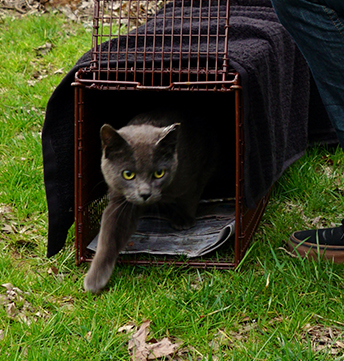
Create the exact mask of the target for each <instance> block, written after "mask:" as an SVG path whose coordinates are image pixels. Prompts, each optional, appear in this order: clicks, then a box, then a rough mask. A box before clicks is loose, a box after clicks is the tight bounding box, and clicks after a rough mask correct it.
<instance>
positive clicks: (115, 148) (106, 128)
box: [100, 124, 128, 155]
mask: <svg viewBox="0 0 344 361" xmlns="http://www.w3.org/2000/svg"><path fill="white" fill-rule="evenodd" d="M100 138H101V140H102V147H103V150H104V151H105V152H106V153H105V154H106V155H107V154H108V152H119V151H121V150H122V149H123V148H125V147H126V146H128V143H127V142H126V140H125V139H123V138H122V136H121V135H120V134H119V133H118V132H117V130H116V129H114V128H113V127H112V126H111V125H109V124H104V125H103V126H102V127H101V129H100Z"/></svg>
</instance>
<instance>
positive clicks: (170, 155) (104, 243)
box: [84, 111, 219, 293]
mask: <svg viewBox="0 0 344 361" xmlns="http://www.w3.org/2000/svg"><path fill="white" fill-rule="evenodd" d="M100 135H101V140H102V148H103V155H102V161H101V169H102V173H103V176H104V179H105V181H106V183H107V185H108V188H109V204H108V206H107V207H106V208H105V210H104V212H103V215H102V220H101V227H100V233H99V238H98V247H97V251H96V254H95V256H94V259H93V261H92V264H91V267H90V269H89V271H88V273H87V275H86V278H85V280H84V287H85V289H86V290H87V291H91V292H94V293H97V292H99V291H100V290H101V289H102V288H103V287H104V286H105V285H106V284H107V282H108V281H109V279H110V277H111V274H112V271H113V269H114V266H115V262H116V259H117V257H118V254H119V252H120V251H121V250H122V249H123V248H124V247H125V246H126V244H127V243H128V241H129V239H130V236H131V235H132V234H133V233H134V232H135V230H136V227H137V222H138V219H139V217H140V215H141V214H142V212H143V211H144V210H145V209H146V208H147V207H149V206H151V205H158V206H163V207H164V208H165V209H167V210H168V215H169V220H170V224H171V226H172V227H173V228H175V229H177V230H182V229H188V228H190V227H192V226H193V225H194V224H195V215H196V209H197V206H198V203H199V200H200V197H201V195H202V192H203V190H204V187H205V185H206V184H207V182H208V180H209V178H210V177H211V175H212V174H213V172H214V170H215V166H216V160H217V158H218V152H219V149H218V142H217V141H216V135H215V133H214V131H213V130H212V128H211V127H210V126H209V121H207V119H204V117H203V116H195V114H192V113H190V114H188V113H187V112H175V111H154V112H149V113H145V114H141V115H138V116H136V117H135V118H133V119H132V120H131V121H130V122H129V123H128V124H127V125H126V126H124V127H123V128H121V129H120V130H115V129H114V128H113V127H111V126H110V125H108V124H105V125H103V127H102V128H101V131H100Z"/></svg>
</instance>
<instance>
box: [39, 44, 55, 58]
mask: <svg viewBox="0 0 344 361" xmlns="http://www.w3.org/2000/svg"><path fill="white" fill-rule="evenodd" d="M52 47H53V46H52V44H50V43H45V44H44V45H41V46H39V47H38V48H35V51H36V55H40V56H44V55H46V54H47V53H48V52H49V51H50V50H51V49H52Z"/></svg>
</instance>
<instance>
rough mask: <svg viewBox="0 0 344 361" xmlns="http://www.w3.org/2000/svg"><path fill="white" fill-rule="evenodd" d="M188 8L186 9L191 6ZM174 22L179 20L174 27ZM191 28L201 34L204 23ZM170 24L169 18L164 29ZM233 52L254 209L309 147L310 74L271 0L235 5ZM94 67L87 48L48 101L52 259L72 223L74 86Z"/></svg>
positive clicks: (247, 180) (45, 151)
mask: <svg viewBox="0 0 344 361" xmlns="http://www.w3.org/2000/svg"><path fill="white" fill-rule="evenodd" d="M186 5H187V3H185V4H184V12H188V11H189V9H188V7H187V6H186ZM167 7H169V5H167ZM166 11H169V10H168V8H167V10H166ZM220 11H222V9H220ZM147 26H148V27H149V23H148V25H147ZM176 26H178V23H176V24H174V28H176ZM183 26H190V24H187V23H184V25H183ZM192 26H195V27H197V31H198V26H199V24H192ZM168 27H169V24H168V23H166V24H165V29H168ZM141 30H142V31H144V28H142V29H139V31H141ZM174 31H176V30H175V29H174ZM214 31H216V29H214ZM116 42H117V40H112V41H111V47H116ZM165 45H166V44H165ZM186 45H187V46H188V45H189V44H185V46H186ZM107 46H108V45H107V44H105V45H103V48H104V49H105V48H106V47H107ZM146 46H147V47H149V44H146ZM173 46H177V47H178V48H179V46H180V44H179V43H178V42H177V41H176V42H175V43H174V45H173ZM182 46H184V44H183V45H182ZM210 46H211V44H210ZM138 47H140V44H138ZM201 47H202V44H201ZM203 50H205V49H203ZM228 57H229V61H230V66H231V67H232V68H234V69H235V70H236V71H237V72H238V73H239V74H240V76H241V79H242V86H243V97H244V131H245V146H246V150H245V164H244V188H245V189H244V191H245V192H244V193H245V201H246V204H247V206H249V207H254V206H255V203H256V201H257V200H259V198H260V197H261V196H263V195H265V194H266V193H267V191H268V190H269V188H270V187H271V185H272V184H273V183H274V182H275V181H276V180H277V179H278V178H279V177H280V176H281V174H282V173H283V171H284V170H285V169H286V168H287V167H288V166H289V165H290V164H291V163H292V162H294V161H295V160H296V159H298V158H299V157H300V156H301V155H302V154H303V153H304V151H305V148H306V146H307V140H308V134H307V127H308V108H309V93H310V91H309V71H308V68H307V65H306V63H305V61H304V60H303V58H302V56H301V54H300V53H299V52H298V50H297V49H296V47H295V44H294V43H293V41H292V40H291V38H290V37H289V35H288V34H287V32H286V31H285V30H284V28H283V27H282V26H281V25H280V24H279V22H278V20H277V18H276V15H275V13H274V11H273V9H272V7H271V3H270V1H269V0H255V1H254V0H241V1H240V0H236V1H232V2H231V17H230V30H229V54H228ZM103 60H107V59H105V58H103ZM148 60H149V59H147V58H146V61H148ZM156 60H157V59H156ZM166 60H167V61H169V58H168V57H167V58H166ZM137 61H140V59H139V58H138V59H137ZM191 62H192V58H191ZM89 64H90V53H86V54H85V55H84V56H83V57H82V58H81V59H80V60H79V61H78V62H77V64H76V65H75V67H74V68H73V69H71V71H70V72H69V73H68V74H67V75H66V77H65V78H64V79H63V80H62V82H61V83H60V84H59V86H58V87H57V88H56V90H55V91H54V93H53V94H52V96H51V98H50V100H49V103H48V106H47V111H46V119H45V123H44V128H43V134H42V143H43V162H44V177H45V187H46V196H47V202H48V210H49V236H48V256H49V257H50V256H52V255H54V254H56V253H57V252H58V251H59V250H60V249H61V248H62V247H63V245H64V243H65V239H66V235H67V231H68V229H69V228H70V226H71V225H72V223H73V220H74V219H73V215H74V213H73V207H74V206H73V203H74V187H73V185H74V180H73V176H74V173H73V164H74V158H73V153H74V148H73V134H74V93H73V92H74V89H73V88H72V87H71V83H72V82H73V80H74V75H75V72H76V71H77V70H78V69H79V68H81V67H87V66H89ZM101 96H102V95H101V92H99V98H97V99H95V103H96V104H101ZM114 99H115V98H114ZM219 106H220V105H219ZM138 111H139V110H138ZM224 112H226V109H225V108H224Z"/></svg>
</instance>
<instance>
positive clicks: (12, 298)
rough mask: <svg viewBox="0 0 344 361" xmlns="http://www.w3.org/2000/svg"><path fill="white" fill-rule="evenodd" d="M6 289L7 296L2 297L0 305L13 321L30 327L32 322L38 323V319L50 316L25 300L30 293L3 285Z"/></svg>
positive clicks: (10, 285)
mask: <svg viewBox="0 0 344 361" xmlns="http://www.w3.org/2000/svg"><path fill="white" fill-rule="evenodd" d="M1 286H2V287H4V288H6V295H0V296H1V297H0V304H2V305H3V306H4V307H5V309H6V313H7V316H8V317H9V318H11V319H13V320H16V321H19V322H21V323H25V324H27V325H30V324H31V323H32V321H37V318H38V317H45V316H47V315H49V313H48V312H47V311H45V310H44V311H43V312H39V311H37V308H36V309H35V308H34V307H33V306H32V304H31V303H30V302H28V301H27V300H26V299H25V296H26V295H28V292H23V291H22V290H21V289H20V288H18V287H14V286H13V285H12V283H3V284H2V285H1Z"/></svg>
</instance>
